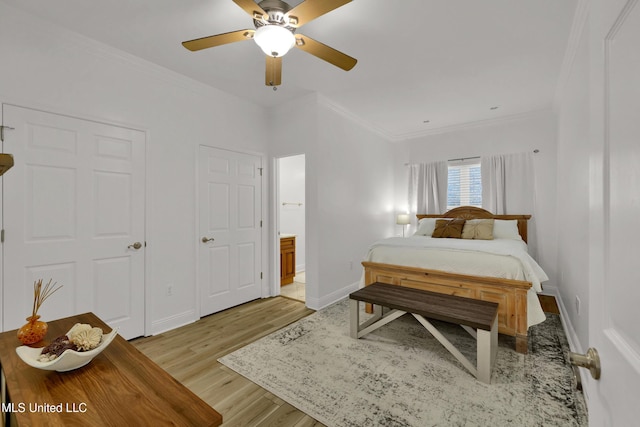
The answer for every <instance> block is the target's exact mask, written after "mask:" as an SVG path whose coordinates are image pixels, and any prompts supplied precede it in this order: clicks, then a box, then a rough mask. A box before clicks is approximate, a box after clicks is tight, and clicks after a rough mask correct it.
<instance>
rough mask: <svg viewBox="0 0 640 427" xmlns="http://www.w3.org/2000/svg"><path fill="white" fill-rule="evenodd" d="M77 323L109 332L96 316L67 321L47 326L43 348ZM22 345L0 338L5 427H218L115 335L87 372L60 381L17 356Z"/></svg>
mask: <svg viewBox="0 0 640 427" xmlns="http://www.w3.org/2000/svg"><path fill="white" fill-rule="evenodd" d="M78 322H79V323H88V324H90V325H92V326H98V327H100V328H102V330H103V331H104V332H105V333H107V332H109V331H110V330H111V328H109V327H108V326H107V325H106V324H105V323H104V322H103V321H102V320H100V319H99V318H98V317H97V316H96V315H94V314H93V313H85V314H80V315H77V316H71V317H67V318H64V319H60V320H55V321H52V322H48V323H49V332H48V334H47V337H46V338H45V340H44V341H43V342H42V343H40V346H44V345H45V344H46V343H48V342H49V341H50V340H53V339H55V338H56V337H58V336H60V335H63V334H65V333H66V332H67V331H68V330H69V329H70V328H71V327H72V326H73V325H74V324H75V323H78ZM19 345H20V342H19V341H18V339H17V338H16V331H15V330H13V331H9V332H4V333H1V334H0V367H1V369H2V375H3V376H2V409H3V417H2V418H3V420H4V423H6V424H7V425H20V426H47V427H49V426H69V425H74V426H131V425H149V426H151V425H152V426H161V425H173V426H219V425H220V424H222V415H220V414H219V413H218V412H216V411H215V410H214V409H213V408H212V407H211V406H209V405H208V404H207V403H206V402H204V401H203V400H202V399H200V398H199V397H198V396H196V395H195V394H194V393H193V392H191V391H190V390H189V389H187V388H186V387H185V386H183V385H182V384H180V383H179V382H178V381H177V380H175V379H174V378H173V377H172V376H171V375H169V374H168V373H167V372H165V371H164V370H162V368H160V367H159V366H158V365H156V364H155V363H154V362H153V361H151V360H150V359H149V358H147V357H146V356H145V355H144V354H142V353H141V352H140V351H138V349H136V348H135V347H134V346H133V345H131V344H129V343H128V342H127V341H126V340H125V339H124V338H122V337H121V336H119V335H118V336H117V337H116V338H115V339H114V340H113V342H112V343H111V344H110V345H109V347H107V348H106V349H105V350H104V351H103V352H102V353H100V354H99V355H98V356H96V357H95V358H94V359H93V360H92V361H91V362H90V363H89V364H88V365H86V366H84V367H82V368H79V369H76V370H74V371H70V372H62V373H59V372H55V371H44V370H40V369H36V368H32V367H31V366H29V365H27V364H26V363H24V362H23V361H22V360H21V359H20V358H19V357H18V355H17V354H16V352H15V348H16V347H18V346H19ZM36 405H39V406H36ZM12 409H13V411H12ZM34 409H44V410H45V411H48V412H43V411H42V410H34ZM58 410H61V412H57V411H58ZM5 411H6V412H5ZM54 411H56V412H54Z"/></svg>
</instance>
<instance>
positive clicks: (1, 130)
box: [0, 125, 262, 175]
mask: <svg viewBox="0 0 640 427" xmlns="http://www.w3.org/2000/svg"><path fill="white" fill-rule="evenodd" d="M5 129H9V130H14V129H15V128H12V127H11V126H2V125H0V141H2V142H4V130H5ZM260 175H262V173H260Z"/></svg>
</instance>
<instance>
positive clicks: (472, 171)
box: [447, 159, 482, 210]
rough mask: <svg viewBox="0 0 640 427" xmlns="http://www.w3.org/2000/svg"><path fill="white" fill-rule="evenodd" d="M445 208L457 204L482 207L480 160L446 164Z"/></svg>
mask: <svg viewBox="0 0 640 427" xmlns="http://www.w3.org/2000/svg"><path fill="white" fill-rule="evenodd" d="M448 172H449V173H448V185H447V210H449V209H453V208H455V207H458V206H476V207H482V178H481V174H480V160H479V159H474V160H473V161H466V162H465V161H461V160H456V161H450V162H449V164H448Z"/></svg>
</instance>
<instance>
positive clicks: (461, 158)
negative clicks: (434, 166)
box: [447, 156, 480, 162]
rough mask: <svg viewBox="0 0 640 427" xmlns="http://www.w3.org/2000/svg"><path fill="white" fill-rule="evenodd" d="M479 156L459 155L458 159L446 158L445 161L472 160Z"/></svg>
mask: <svg viewBox="0 0 640 427" xmlns="http://www.w3.org/2000/svg"><path fill="white" fill-rule="evenodd" d="M479 158H480V156H473V157H460V158H459V159H449V160H447V162H456V161H461V162H463V161H465V160H473V159H479Z"/></svg>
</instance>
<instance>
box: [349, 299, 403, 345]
mask: <svg viewBox="0 0 640 427" xmlns="http://www.w3.org/2000/svg"><path fill="white" fill-rule="evenodd" d="M373 307H374V308H373V313H374V315H373V317H372V318H370V319H369V320H367V321H366V322H364V323H362V324H360V307H359V301H358V300H354V299H350V300H349V319H350V327H349V331H350V335H351V338H355V339H358V338H360V337H363V336H365V335H367V334H368V333H370V332H373V331H375V330H376V329H378V328H380V327H382V326H384V325H386V324H387V323H389V322H391V321H392V320H396V319H397V318H398V317H400V316H403V315H405V314H406V311H401V310H391V311H390V312H389V313H387V314H386V315H383V313H382V306H380V305H374V306H373Z"/></svg>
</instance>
